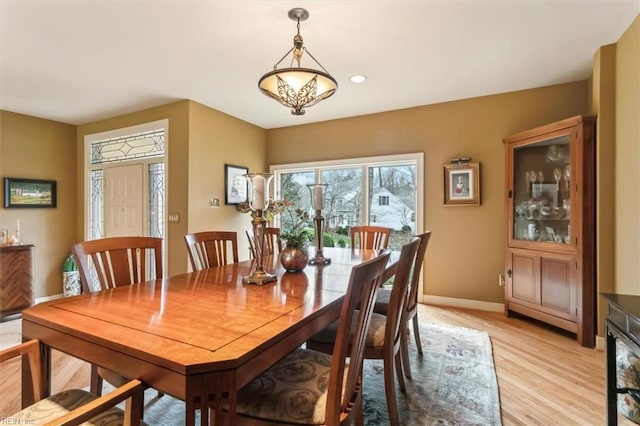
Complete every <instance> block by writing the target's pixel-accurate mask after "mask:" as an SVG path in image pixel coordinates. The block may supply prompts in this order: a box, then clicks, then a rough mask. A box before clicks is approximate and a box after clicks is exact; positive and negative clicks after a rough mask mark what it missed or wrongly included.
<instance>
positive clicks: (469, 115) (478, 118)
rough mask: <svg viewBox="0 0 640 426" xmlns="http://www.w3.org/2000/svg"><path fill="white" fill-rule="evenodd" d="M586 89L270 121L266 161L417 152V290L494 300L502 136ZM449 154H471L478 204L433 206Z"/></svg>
mask: <svg viewBox="0 0 640 426" xmlns="http://www.w3.org/2000/svg"><path fill="white" fill-rule="evenodd" d="M588 92H589V90H588V82H587V81H582V82H576V83H571V84H564V85H559V86H552V87H544V88H539V89H533V90H526V91H519V92H513V93H508V94H503V95H495V96H486V97H480V98H474V99H467V100H462V101H457V102H449V103H443V104H437V105H429V106H423V107H417V108H410V109H405V110H399V111H391V112H385V113H380V114H373V115H368V116H361V117H354V118H346V119H341V120H334V121H329V122H323V123H315V124H309V125H303V126H295V127H288V128H281V129H273V130H269V131H268V150H267V161H268V163H269V164H284V163H291V162H302V161H316V160H329V159H337V158H349V157H364V156H373V155H386V154H398V153H409V152H424V153H425V176H424V177H425V206H424V209H425V210H424V211H425V223H424V229H425V230H431V231H433V237H432V239H431V242H430V246H429V249H428V251H427V257H426V260H425V286H424V288H425V293H426V294H429V295H434V296H446V297H453V298H460V299H471V300H478V301H487V302H503V288H501V287H499V286H498V274H502V273H503V271H504V244H505V225H504V224H505V216H504V215H505V212H504V197H505V195H504V185H505V183H504V177H505V170H504V163H505V160H504V146H503V143H502V138H504V137H505V136H507V135H510V134H512V133H516V132H520V131H523V130H526V129H529V128H533V127H536V126H539V125H543V124H547V123H551V122H553V121H556V120H560V119H564V118H567V117H570V116H573V115H577V114H582V113H586V112H588V110H589V107H588V102H587V97H588ZM336 96H340V94H339V93H338V94H336ZM327 102H331V101H330V100H328V101H327ZM308 113H310V114H311V113H313V112H312V111H309V112H308ZM458 155H469V156H471V157H472V158H473V161H478V162H480V163H481V173H480V174H481V198H482V205H481V206H480V207H446V208H445V207H443V206H442V198H443V189H442V165H443V164H446V163H447V162H448V160H449V158H451V157H454V156H458Z"/></svg>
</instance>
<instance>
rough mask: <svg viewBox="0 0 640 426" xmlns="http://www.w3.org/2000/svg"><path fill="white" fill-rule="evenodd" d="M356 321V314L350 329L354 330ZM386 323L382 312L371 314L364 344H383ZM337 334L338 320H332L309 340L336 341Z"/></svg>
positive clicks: (370, 345)
mask: <svg viewBox="0 0 640 426" xmlns="http://www.w3.org/2000/svg"><path fill="white" fill-rule="evenodd" d="M357 321H358V315H354V316H353V321H352V323H351V330H355V328H356V324H357ZM386 325H387V317H386V316H385V315H382V314H376V313H374V314H373V315H372V316H371V322H370V323H369V328H368V329H367V338H366V340H365V344H366V346H367V347H376V346H378V347H379V346H382V345H384V331H385V327H386ZM337 334H338V320H336V321H334V322H332V323H331V324H329V325H328V326H326V327H325V328H324V329H322V330H320V331H319V332H318V333H316V334H314V335H313V337H311V339H309V340H311V341H315V342H320V343H333V342H335V341H336V335H337Z"/></svg>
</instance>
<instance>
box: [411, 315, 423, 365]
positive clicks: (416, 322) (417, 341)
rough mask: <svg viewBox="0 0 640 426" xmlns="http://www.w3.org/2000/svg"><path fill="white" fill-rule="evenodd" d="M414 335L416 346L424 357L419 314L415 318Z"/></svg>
mask: <svg viewBox="0 0 640 426" xmlns="http://www.w3.org/2000/svg"><path fill="white" fill-rule="evenodd" d="M413 334H415V335H416V346H417V347H418V353H419V354H420V355H422V343H421V342H420V327H419V324H418V314H417V313H416V315H415V316H414V317H413Z"/></svg>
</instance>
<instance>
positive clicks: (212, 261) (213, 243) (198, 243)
mask: <svg viewBox="0 0 640 426" xmlns="http://www.w3.org/2000/svg"><path fill="white" fill-rule="evenodd" d="M184 241H185V242H186V243H187V250H188V251H189V259H190V260H191V267H192V268H193V270H194V271H201V270H203V269H209V268H213V267H216V266H220V265H227V264H229V263H238V234H237V233H236V232H234V231H204V232H196V233H193V234H187V235H185V236H184ZM230 255H231V261H230V259H229V256H230Z"/></svg>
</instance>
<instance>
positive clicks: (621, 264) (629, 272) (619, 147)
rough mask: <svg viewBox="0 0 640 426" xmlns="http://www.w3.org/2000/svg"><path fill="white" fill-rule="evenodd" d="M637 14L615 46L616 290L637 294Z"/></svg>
mask: <svg viewBox="0 0 640 426" xmlns="http://www.w3.org/2000/svg"><path fill="white" fill-rule="evenodd" d="M639 76H640V15H639V16H638V17H636V19H635V21H634V22H633V24H631V26H630V27H629V28H628V29H627V31H626V32H625V33H624V34H623V36H622V37H621V38H620V40H618V43H617V46H616V88H615V93H616V101H615V111H616V120H615V128H616V130H615V131H616V148H615V151H616V152H615V161H616V167H615V170H616V174H615V185H616V186H615V200H616V206H615V233H616V242H615V243H616V245H615V254H616V266H615V268H616V272H615V274H616V285H615V286H616V293H621V294H636V295H640V261H639V260H640V185H638V182H640V167H639V165H640V77H639Z"/></svg>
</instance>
